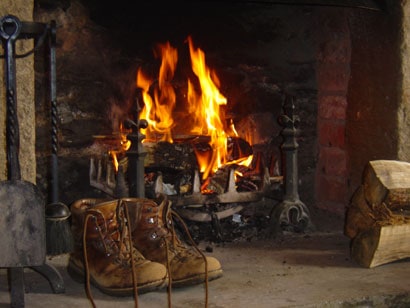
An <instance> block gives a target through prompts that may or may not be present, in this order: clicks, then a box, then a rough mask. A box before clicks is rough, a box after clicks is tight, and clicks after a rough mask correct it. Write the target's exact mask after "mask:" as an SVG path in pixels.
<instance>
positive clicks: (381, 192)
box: [345, 160, 410, 268]
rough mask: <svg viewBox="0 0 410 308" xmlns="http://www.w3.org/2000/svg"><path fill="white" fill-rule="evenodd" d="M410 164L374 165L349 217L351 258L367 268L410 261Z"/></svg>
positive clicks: (348, 232) (349, 210)
mask: <svg viewBox="0 0 410 308" xmlns="http://www.w3.org/2000/svg"><path fill="white" fill-rule="evenodd" d="M409 210H410V164H409V163H407V162H400V161H388V160H377V161H371V162H370V163H369V164H368V166H367V167H366V169H365V172H364V177H363V184H362V185H361V187H359V189H358V190H357V191H356V192H355V194H354V196H353V198H352V201H351V204H350V205H349V208H348V210H347V214H346V224H345V234H346V235H347V236H348V237H350V238H351V240H352V245H351V255H352V258H353V259H354V260H356V262H358V263H359V264H360V265H362V266H364V267H369V268H371V267H375V266H378V265H382V264H385V263H388V262H392V261H396V260H399V259H403V258H408V257H410V244H409V243H410V241H409V239H410V212H409Z"/></svg>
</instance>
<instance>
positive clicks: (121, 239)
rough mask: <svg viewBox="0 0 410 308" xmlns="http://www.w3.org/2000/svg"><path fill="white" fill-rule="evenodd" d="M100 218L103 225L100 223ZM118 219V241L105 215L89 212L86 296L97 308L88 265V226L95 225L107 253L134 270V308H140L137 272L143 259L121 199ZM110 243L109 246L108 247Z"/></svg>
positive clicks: (85, 247) (85, 248) (85, 253)
mask: <svg viewBox="0 0 410 308" xmlns="http://www.w3.org/2000/svg"><path fill="white" fill-rule="evenodd" d="M98 218H102V219H100V221H102V222H103V223H102V224H101V223H99V222H98ZM116 219H117V223H118V235H119V236H118V239H116V238H114V237H113V236H112V234H110V233H109V232H108V226H107V222H106V220H105V219H104V215H103V214H102V213H101V212H100V211H98V210H97V209H92V210H90V211H88V213H87V214H86V216H85V219H84V227H83V230H84V232H83V247H84V248H83V253H84V270H85V277H86V284H85V288H86V294H87V297H88V299H89V301H90V302H91V305H92V306H93V307H94V308H95V307H96V305H95V302H94V299H93V296H92V293H91V284H90V271H89V264H88V255H87V232H86V230H87V226H88V224H89V223H90V220H91V223H93V224H94V225H95V227H96V229H97V230H98V233H99V236H100V239H101V242H102V243H103V245H104V248H105V251H106V253H109V254H111V253H116V254H118V256H117V261H118V262H119V263H120V264H121V265H123V266H130V267H131V270H132V281H133V291H134V307H135V308H138V290H137V271H136V263H137V262H138V261H140V260H142V259H143V257H142V256H141V254H139V253H138V251H137V250H136V249H135V248H134V247H133V244H132V237H131V229H130V224H129V221H130V216H129V213H128V207H127V205H126V202H123V201H122V200H121V199H119V200H118V201H117V207H116ZM107 243H108V245H107Z"/></svg>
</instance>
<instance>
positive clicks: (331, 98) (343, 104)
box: [318, 95, 347, 120]
mask: <svg viewBox="0 0 410 308" xmlns="http://www.w3.org/2000/svg"><path fill="white" fill-rule="evenodd" d="M318 105H319V107H318V116H319V118H324V119H337V120H345V119H346V109H347V101H346V97H345V96H337V95H323V96H320V97H319V100H318Z"/></svg>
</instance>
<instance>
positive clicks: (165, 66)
mask: <svg viewBox="0 0 410 308" xmlns="http://www.w3.org/2000/svg"><path fill="white" fill-rule="evenodd" d="M158 53H159V55H157V56H160V57H161V60H162V62H161V67H160V70H159V80H158V84H157V86H156V87H155V88H154V93H153V96H154V97H152V96H151V94H150V93H149V92H150V87H151V85H152V84H153V83H154V82H153V80H150V79H149V78H148V77H147V76H145V75H144V74H143V73H142V71H141V69H139V70H138V72H137V80H136V85H137V87H138V88H141V89H142V97H143V100H144V107H143V109H142V111H141V113H140V118H142V119H145V120H147V122H148V128H147V129H146V130H143V133H144V134H145V135H146V136H147V139H156V138H153V136H155V133H158V134H160V135H161V136H162V137H161V139H160V140H161V141H168V142H172V134H171V129H172V127H173V125H174V120H173V119H172V111H173V110H174V108H175V101H176V95H175V91H174V88H173V87H172V85H171V81H172V78H173V77H174V72H175V68H176V64H177V62H178V53H177V50H176V49H175V48H173V47H172V46H171V45H170V44H169V42H168V43H166V44H159V45H158Z"/></svg>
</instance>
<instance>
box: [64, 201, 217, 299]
mask: <svg viewBox="0 0 410 308" xmlns="http://www.w3.org/2000/svg"><path fill="white" fill-rule="evenodd" d="M170 205H171V204H170V202H169V201H168V200H167V199H166V198H165V197H161V198H159V199H158V200H153V199H146V198H123V199H117V200H108V201H106V200H105V201H104V200H101V199H81V200H78V201H76V202H74V203H73V204H72V206H71V214H72V226H71V228H72V232H73V236H74V245H75V248H74V251H73V252H72V253H71V254H70V258H69V263H68V268H67V270H68V273H69V274H70V276H71V277H72V278H74V279H75V280H77V281H83V282H84V281H86V282H88V284H92V285H94V286H95V287H97V288H98V289H99V290H100V291H102V292H104V293H106V294H109V295H113V296H128V295H132V294H134V292H136V290H138V293H139V294H142V293H146V292H150V291H155V290H159V289H162V288H165V287H167V286H171V284H172V286H173V287H179V286H187V285H193V284H199V283H203V282H205V281H206V282H207V281H210V280H213V279H216V278H219V277H221V276H222V268H221V264H220V262H219V261H218V260H217V259H216V258H214V257H210V256H204V254H203V253H201V252H200V250H199V249H198V248H197V247H196V246H195V245H194V246H188V245H186V244H184V243H183V242H182V241H181V240H180V238H178V235H177V234H176V230H175V229H174V226H173V219H172V215H171V212H172V209H171V206H170Z"/></svg>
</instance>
